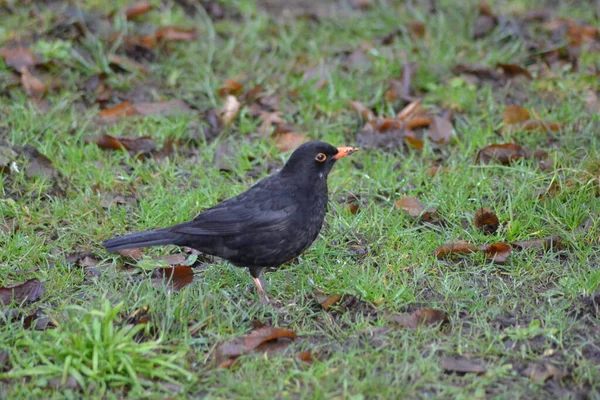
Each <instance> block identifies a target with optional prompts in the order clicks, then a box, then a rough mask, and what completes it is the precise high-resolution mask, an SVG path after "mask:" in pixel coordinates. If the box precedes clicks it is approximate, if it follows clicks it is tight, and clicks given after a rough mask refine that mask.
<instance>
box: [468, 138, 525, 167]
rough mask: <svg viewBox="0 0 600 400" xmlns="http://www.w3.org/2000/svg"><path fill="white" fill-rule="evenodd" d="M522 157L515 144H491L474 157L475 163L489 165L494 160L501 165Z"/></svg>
mask: <svg viewBox="0 0 600 400" xmlns="http://www.w3.org/2000/svg"><path fill="white" fill-rule="evenodd" d="M522 156H523V152H522V150H521V146H519V145H518V144H516V143H505V144H492V145H489V146H486V147H484V148H483V149H481V150H479V152H478V153H477V156H476V157H475V162H476V163H479V162H481V163H483V164H489V163H490V161H492V160H495V161H498V162H500V163H501V164H503V165H506V164H509V163H510V162H511V161H515V160H518V159H520V158H521V157H522Z"/></svg>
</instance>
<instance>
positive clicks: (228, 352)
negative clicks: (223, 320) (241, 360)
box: [215, 327, 297, 368]
mask: <svg viewBox="0 0 600 400" xmlns="http://www.w3.org/2000/svg"><path fill="white" fill-rule="evenodd" d="M296 337H297V335H296V333H295V332H293V331H290V330H288V329H280V328H275V327H261V328H258V329H256V330H254V331H252V332H250V333H249V334H248V335H245V336H241V337H237V338H234V339H232V340H230V341H228V342H225V343H221V344H220V345H218V346H217V348H216V350H215V360H216V362H217V366H218V368H230V367H231V365H232V360H235V359H236V358H237V357H239V356H241V355H243V354H249V353H251V352H253V351H256V350H258V349H257V348H258V347H259V346H260V345H262V344H264V343H267V342H270V341H274V340H278V339H291V340H294V339H296ZM283 344H284V345H285V346H287V344H288V342H284V343H283ZM283 348H284V346H282V347H279V348H278V349H277V350H283Z"/></svg>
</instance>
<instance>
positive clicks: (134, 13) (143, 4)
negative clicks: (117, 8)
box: [125, 1, 154, 19]
mask: <svg viewBox="0 0 600 400" xmlns="http://www.w3.org/2000/svg"><path fill="white" fill-rule="evenodd" d="M153 8H154V6H152V4H150V2H149V1H138V2H137V3H135V4H134V5H132V6H129V7H127V8H126V9H125V18H127V19H133V18H135V17H139V16H140V15H144V14H146V13H148V12H150V11H151V10H152V9H153Z"/></svg>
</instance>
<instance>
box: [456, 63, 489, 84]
mask: <svg viewBox="0 0 600 400" xmlns="http://www.w3.org/2000/svg"><path fill="white" fill-rule="evenodd" d="M452 72H454V73H455V74H469V75H474V76H476V77H477V78H479V79H487V80H491V81H497V80H500V78H501V77H500V75H499V74H498V73H497V72H496V71H494V70H493V69H491V68H490V67H487V66H485V65H473V64H457V65H455V66H454V68H452Z"/></svg>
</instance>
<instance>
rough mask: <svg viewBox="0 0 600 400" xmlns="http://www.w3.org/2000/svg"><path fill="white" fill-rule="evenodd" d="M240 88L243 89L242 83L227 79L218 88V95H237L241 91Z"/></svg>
mask: <svg viewBox="0 0 600 400" xmlns="http://www.w3.org/2000/svg"><path fill="white" fill-rule="evenodd" d="M242 89H244V85H242V84H241V83H239V82H236V81H234V80H231V79H227V80H226V81H225V83H223V86H221V87H220V88H219V96H221V97H225V96H227V95H234V96H238V95H239V94H240V93H241V92H242Z"/></svg>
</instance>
